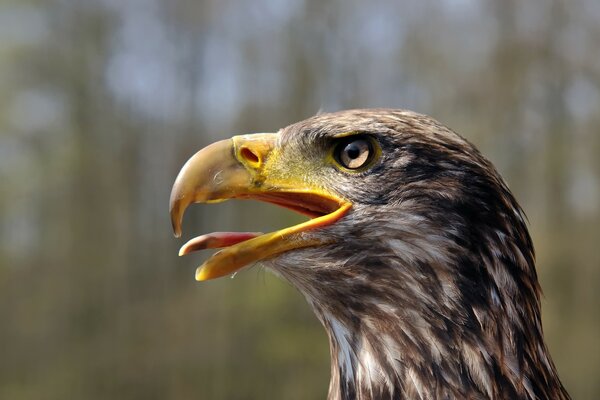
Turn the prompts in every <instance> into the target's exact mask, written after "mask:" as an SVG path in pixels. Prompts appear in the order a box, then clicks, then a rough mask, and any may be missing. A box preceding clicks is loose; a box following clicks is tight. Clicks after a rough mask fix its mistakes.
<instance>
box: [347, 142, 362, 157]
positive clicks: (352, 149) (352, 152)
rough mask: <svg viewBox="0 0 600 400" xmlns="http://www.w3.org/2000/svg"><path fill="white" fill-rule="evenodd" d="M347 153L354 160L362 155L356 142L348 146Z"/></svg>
mask: <svg viewBox="0 0 600 400" xmlns="http://www.w3.org/2000/svg"><path fill="white" fill-rule="evenodd" d="M346 154H347V155H348V157H349V158H350V159H352V160H354V159H355V158H357V157H358V156H359V155H360V149H359V148H358V146H357V145H355V144H354V143H350V144H349V145H348V146H346Z"/></svg>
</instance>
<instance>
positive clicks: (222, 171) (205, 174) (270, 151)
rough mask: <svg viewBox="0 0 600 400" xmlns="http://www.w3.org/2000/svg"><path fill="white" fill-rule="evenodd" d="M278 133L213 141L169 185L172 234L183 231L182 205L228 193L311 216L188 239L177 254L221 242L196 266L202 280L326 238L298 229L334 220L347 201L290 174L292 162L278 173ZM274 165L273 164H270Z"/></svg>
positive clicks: (225, 197) (216, 199)
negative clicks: (262, 229) (265, 228)
mask: <svg viewBox="0 0 600 400" xmlns="http://www.w3.org/2000/svg"><path fill="white" fill-rule="evenodd" d="M276 139H277V134H253V135H242V136H234V137H233V138H231V139H227V140H222V141H219V142H216V143H213V144H211V145H209V146H207V147H205V148H204V149H202V150H200V151H199V152H197V153H196V154H195V155H194V156H192V158H190V159H189V160H188V161H187V162H186V163H185V165H184V166H183V168H182V169H181V171H180V172H179V175H178V176H177V179H176V180H175V183H174V185H173V189H172V191H171V199H170V213H171V223H172V225H173V230H174V232H175V236H177V237H179V236H181V223H182V219H183V215H184V213H185V210H186V208H187V207H188V206H189V205H190V204H192V203H216V202H221V201H225V200H228V199H234V198H238V199H256V200H261V201H265V202H268V203H273V204H276V205H279V206H282V207H286V208H289V209H292V210H294V211H297V212H299V213H302V214H304V215H307V216H309V217H310V218H311V219H310V220H308V221H306V222H304V223H301V224H298V225H294V226H291V227H288V228H284V229H281V230H278V231H275V232H271V233H267V234H260V233H253V232H241V233H240V232H237V233H236V232H215V233H209V234H206V235H202V236H199V237H196V238H194V239H192V240H190V241H188V242H187V243H186V244H185V245H184V246H183V247H182V248H181V250H180V252H179V254H180V255H185V254H188V253H190V252H192V251H196V250H202V249H209V248H223V249H222V250H221V251H219V252H217V253H215V254H213V256H212V257H210V258H209V259H208V260H207V261H206V262H204V264H202V265H201V266H200V267H198V269H197V270H196V280H199V281H204V280H209V279H214V278H218V277H221V276H225V275H229V274H232V273H234V272H236V271H238V270H239V269H241V268H242V267H244V266H246V265H248V264H252V263H254V262H256V261H260V260H263V259H267V258H271V257H274V256H277V255H279V254H281V253H284V252H286V251H290V250H293V249H298V248H303V247H311V246H319V245H323V244H326V242H324V241H322V240H317V239H314V238H308V237H307V236H305V235H301V233H302V232H304V231H308V230H311V229H318V228H320V227H324V226H327V225H331V224H333V223H335V222H336V221H337V220H339V219H340V218H342V217H343V216H344V215H345V214H346V213H347V212H348V210H349V209H350V208H351V204H350V203H349V202H348V201H346V200H344V199H342V198H341V197H339V196H338V195H335V194H333V193H330V192H328V191H327V190H325V189H324V188H323V187H320V186H318V185H317V184H315V183H312V182H307V180H306V179H305V178H302V177H301V174H294V173H293V171H291V170H292V169H293V166H286V168H288V173H285V174H281V172H279V171H281V166H277V163H278V160H279V157H278V155H279V151H280V149H278V148H277V147H276ZM274 167H276V168H274Z"/></svg>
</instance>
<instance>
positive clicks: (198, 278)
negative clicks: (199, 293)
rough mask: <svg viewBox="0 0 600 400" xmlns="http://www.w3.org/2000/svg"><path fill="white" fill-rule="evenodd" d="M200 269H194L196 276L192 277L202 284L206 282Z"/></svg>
mask: <svg viewBox="0 0 600 400" xmlns="http://www.w3.org/2000/svg"><path fill="white" fill-rule="evenodd" d="M202 269H203V268H202V267H199V268H198V269H196V275H195V276H194V277H195V278H196V281H197V282H202V281H204V280H206V277H205V276H204V273H203V271H202Z"/></svg>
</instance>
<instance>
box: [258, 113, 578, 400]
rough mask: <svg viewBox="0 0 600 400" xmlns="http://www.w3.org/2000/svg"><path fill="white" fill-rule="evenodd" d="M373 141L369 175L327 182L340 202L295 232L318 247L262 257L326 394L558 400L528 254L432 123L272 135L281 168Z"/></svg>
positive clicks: (462, 151)
mask: <svg viewBox="0 0 600 400" xmlns="http://www.w3.org/2000/svg"><path fill="white" fill-rule="evenodd" d="M350 131H351V132H361V133H365V134H370V135H374V136H375V137H376V138H377V140H378V141H379V143H380V145H381V148H382V156H381V157H382V158H381V162H379V163H378V164H377V165H376V166H375V167H373V168H372V169H370V170H367V171H364V172H360V173H356V174H340V173H332V174H331V175H329V180H328V185H330V188H332V190H334V191H336V192H338V193H340V194H342V195H343V196H344V197H345V198H348V199H350V200H351V201H352V203H353V210H352V211H351V213H350V214H349V215H348V216H347V218H344V219H342V220H340V221H338V222H337V223H335V224H333V225H330V226H327V227H325V228H323V229H322V230H313V231H308V232H304V233H303V235H308V236H319V237H326V238H331V237H335V238H336V239H337V240H336V243H335V244H332V245H329V246H322V247H313V248H305V249H298V250H295V251H291V252H288V253H284V254H282V255H280V256H279V257H277V258H274V259H271V260H268V261H267V262H265V265H267V266H268V267H269V268H270V269H272V270H273V271H275V272H277V273H279V274H280V275H281V276H282V277H284V278H285V279H287V280H288V281H290V282H291V283H292V284H293V285H294V286H296V287H297V288H298V289H299V290H300V291H301V292H302V293H303V294H304V296H305V297H306V299H307V300H308V302H309V303H310V305H311V306H312V308H313V309H314V311H315V313H316V315H317V316H318V318H319V319H320V320H321V322H322V323H323V325H324V327H325V329H326V330H327V333H328V335H329V339H330V345H331V360H332V367H331V374H332V379H331V384H330V388H329V399H331V400H333V399H355V398H356V399H404V398H407V399H419V398H421V399H446V398H460V399H462V398H470V399H488V398H498V399H500V398H501V399H565V398H568V394H567V393H566V391H565V390H564V388H563V386H562V385H561V383H560V381H559V378H558V376H557V373H556V369H555V367H554V365H553V363H552V360H551V358H550V356H549V353H548V349H547V347H546V345H545V344H544V340H543V334H542V326H541V317H540V287H539V284H538V280H537V276H536V271H535V265H534V264H535V261H534V251H533V246H532V242H531V239H530V236H529V234H528V231H527V227H526V224H525V221H524V216H523V212H522V210H521V208H520V207H519V205H518V204H517V202H516V201H515V199H514V197H513V196H512V194H511V193H510V191H509V189H508V188H507V186H506V184H505V183H504V181H503V180H502V178H501V177H500V176H499V174H498V173H497V172H496V170H495V169H494V167H493V166H492V165H491V163H490V162H489V161H488V160H486V159H485V158H484V157H483V156H482V155H481V154H480V153H479V152H478V151H477V150H476V149H475V147H474V146H473V145H471V144H470V143H469V142H467V141H466V140H465V139H463V138H462V137H460V136H459V135H457V134H456V133H454V132H452V131H451V130H449V129H448V128H446V127H444V126H442V125H440V124H439V123H438V122H436V121H434V120H433V119H431V118H429V117H426V116H423V115H420V114H416V113H413V112H409V111H401V110H383V109H382V110H351V111H342V112H337V113H332V114H322V115H318V116H315V117H313V118H310V119H308V120H305V121H302V122H299V123H297V124H294V125H291V126H289V127H287V128H285V129H283V130H282V131H280V141H279V143H278V145H279V146H280V147H281V148H284V149H286V153H289V154H290V155H291V156H290V162H294V159H295V158H298V157H303V158H305V159H307V160H310V159H311V157H313V156H314V154H315V153H317V152H315V151H314V149H315V147H319V146H321V147H323V146H327V142H328V140H331V139H330V138H331V137H332V136H333V135H336V134H341V133H344V132H350Z"/></svg>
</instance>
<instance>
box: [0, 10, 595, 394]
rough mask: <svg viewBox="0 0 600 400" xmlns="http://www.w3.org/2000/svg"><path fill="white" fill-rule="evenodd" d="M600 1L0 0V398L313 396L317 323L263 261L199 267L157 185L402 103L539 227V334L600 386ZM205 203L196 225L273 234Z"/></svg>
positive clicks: (570, 367) (258, 215)
mask: <svg viewBox="0 0 600 400" xmlns="http://www.w3.org/2000/svg"><path fill="white" fill-rule="evenodd" d="M599 21H600V3H598V2H597V1H596V0H573V1H571V0H569V1H567V0H535V1H527V2H520V1H517V0H508V1H493V0H487V1H485V0H482V1H475V0H444V1H434V0H424V1H418V2H398V1H394V0H385V1H373V2H366V1H357V0H355V1H342V0H332V1H319V0H292V1H283V0H255V1H243V0H222V1H217V0H212V1H194V0H169V1H167V0H163V1H159V0H127V1H119V0H86V1H77V0H43V1H42V0H37V1H34V0H2V2H0V398H2V399H11V400H18V399H113V398H114V399H145V400H147V399H192V398H197V399H217V400H218V399H292V400H293V399H298V400H300V399H322V398H325V396H326V393H327V385H328V381H329V353H328V345H327V340H326V336H325V333H324V331H323V330H322V328H321V326H320V325H319V324H318V322H317V321H316V319H315V318H314V317H313V315H312V313H311V311H310V310H309V308H308V306H307V305H306V304H305V302H304V300H303V299H302V298H301V296H300V295H299V294H297V293H296V292H295V290H294V289H293V288H291V287H289V286H288V285H287V284H285V283H283V282H281V281H279V280H278V279H277V278H275V277H273V276H272V275H271V274H270V273H268V272H266V271H264V270H263V269H261V268H256V267H255V268H252V269H248V270H245V271H243V272H241V273H239V274H237V275H236V276H235V279H233V280H231V279H221V280H217V281H211V282H207V283H202V284H199V283H196V282H195V281H194V269H195V266H196V265H198V264H199V263H200V262H201V258H202V256H201V255H194V256H188V257H185V258H178V257H177V250H178V248H179V246H180V245H181V244H182V243H183V242H184V241H183V240H177V239H175V238H173V236H172V232H171V226H170V222H169V217H168V198H169V192H170V189H171V185H172V183H173V180H174V178H175V176H176V174H177V172H178V170H179V168H180V167H181V166H182V164H183V163H184V162H185V160H186V159H187V158H188V157H189V156H191V155H192V154H193V153H194V152H195V151H196V150H197V149H199V148H200V147H202V146H205V145H207V144H208V143H210V142H212V141H214V140H217V139H223V138H226V137H229V136H231V135H233V134H241V133H251V132H264V131H276V130H277V129H279V128H281V127H283V126H285V125H287V124H289V123H291V122H294V121H297V120H300V119H303V118H306V117H308V116H311V115H313V114H315V113H317V112H318V111H319V110H324V111H335V110H339V109H344V108H354V107H399V108H409V109H413V110H416V111H419V112H422V113H426V114H429V115H432V116H434V117H435V118H436V119H438V120H440V121H442V122H443V123H444V124H446V125H448V126H450V127H451V128H453V129H454V130H456V131H458V132H460V133H461V134H462V135H463V136H466V137H467V138H468V139H469V140H471V141H472V142H474V143H475V144H477V145H478V146H479V148H480V149H481V150H482V152H483V153H484V154H486V155H487V156H488V157H489V158H490V159H491V160H492V161H493V162H494V163H495V164H496V166H497V167H498V169H499V170H500V171H501V173H502V174H503V176H504V177H505V179H506V180H507V181H508V183H509V185H510V187H511V188H512V190H513V191H514V193H515V195H516V197H517V198H518V199H519V201H520V202H521V204H522V206H523V207H524V209H525V211H526V213H527V215H528V217H529V221H530V225H531V232H532V235H533V239H534V242H535V245H536V249H537V257H538V273H539V276H540V280H541V283H542V286H543V288H544V292H545V297H544V300H543V318H544V323H545V334H546V338H547V341H548V343H549V346H550V349H551V352H552V354H553V357H554V361H555V362H556V364H557V366H558V369H559V371H560V374H561V376H562V379H563V382H564V384H565V385H566V387H567V388H568V389H569V391H570V392H571V394H572V395H573V396H574V398H578V399H596V398H600V380H599V379H598V376H599V375H600V345H599V340H598V339H599V338H600V313H599V312H598V306H599V305H600V157H599V155H600V23H599ZM292 220H299V218H298V217H296V216H293V215H291V214H290V213H289V212H286V211H282V210H279V209H276V208H273V207H272V206H267V205H261V204H254V203H250V202H247V203H244V202H241V203H233V202H232V203H224V204H219V205H214V206H210V207H208V209H207V207H203V206H196V207H192V208H191V209H190V210H189V212H188V216H187V217H186V221H185V226H184V236H185V237H184V239H187V238H189V237H192V236H195V235H198V234H200V233H203V232H208V231H214V230H228V229H230V230H250V231H257V230H263V231H268V230H273V229H275V228H281V227H283V226H286V225H289V224H290V223H291V222H292Z"/></svg>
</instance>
